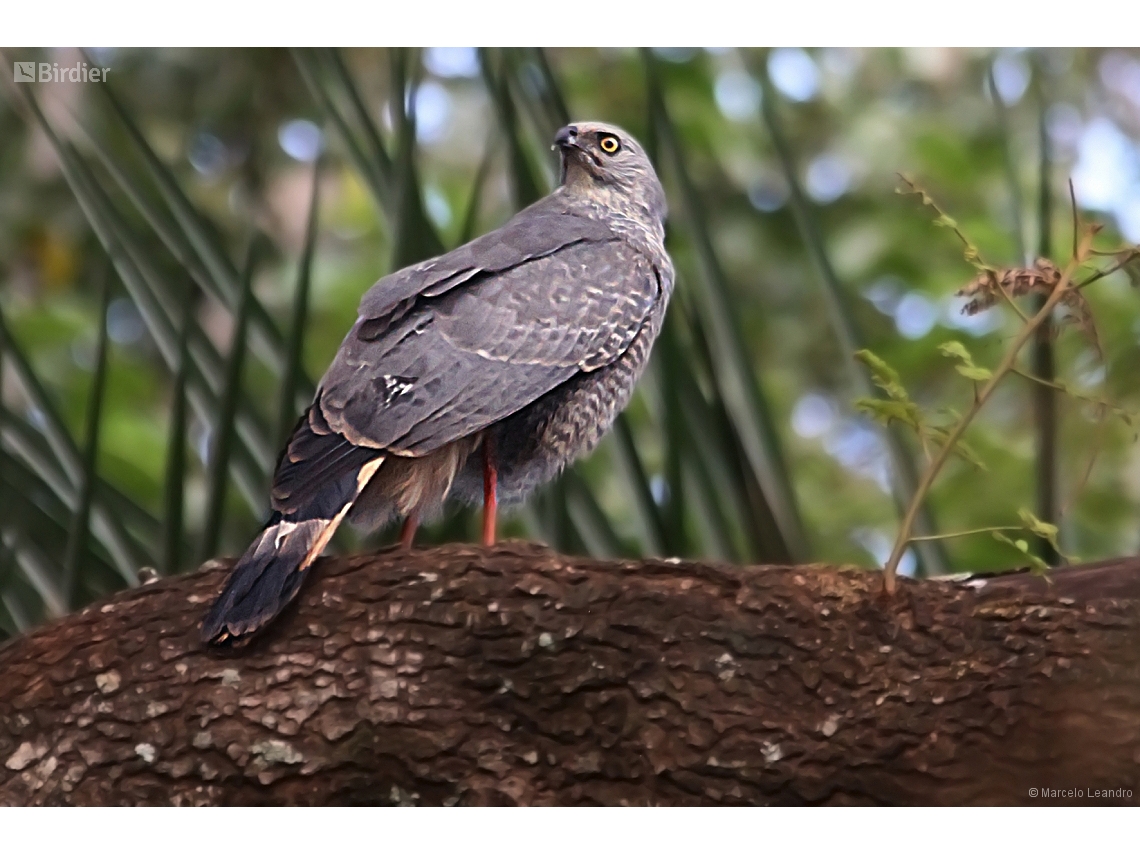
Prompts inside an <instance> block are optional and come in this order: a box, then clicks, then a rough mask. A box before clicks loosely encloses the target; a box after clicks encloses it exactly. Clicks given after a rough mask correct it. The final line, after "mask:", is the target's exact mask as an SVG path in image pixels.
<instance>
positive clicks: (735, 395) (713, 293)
mask: <svg viewBox="0 0 1140 855" xmlns="http://www.w3.org/2000/svg"><path fill="white" fill-rule="evenodd" d="M641 55H642V59H643V62H644V65H645V68H646V82H647V85H648V89H649V105H650V112H651V117H652V125H653V126H654V127H655V128H656V131H657V133H658V135H659V138H660V141H661V148H662V152H663V153H665V154H667V155H668V157H669V161H670V165H671V167H672V169H673V172H674V174H675V175H676V178H677V183H678V185H679V187H680V191H681V204H680V209H681V212H682V214H683V216H684V219H685V222H686V225H687V229H688V232H689V234H690V236H691V238H692V240H693V243H694V246H695V249H696V252H697V256H698V258H699V260H700V267H701V273H702V283H701V285H702V287H694V288H693V289H692V291H693V293H694V295H695V297H696V301H697V304H698V306H699V308H700V313H701V317H702V320H703V322H704V323H706V324H707V325H708V330H709V336H708V341H709V347H710V350H711V352H712V353H713V354H714V358H715V360H716V362H715V366H716V370H715V371H714V372H713V378H714V381H715V382H716V384H717V386H718V388H719V394H720V396H721V398H722V399H723V401H724V403H725V406H726V408H727V409H728V411H729V412H730V413H731V418H732V423H733V426H734V427H735V428H736V430H738V431H739V436H740V440H741V444H742V446H743V449H744V452H745V460H746V461H747V463H748V465H749V466H750V467H751V469H752V471H753V473H754V476H755V478H756V481H757V483H758V484H760V485H761V486H762V490H763V493H764V497H765V499H766V501H767V503H768V505H769V507H770V508H771V509H772V512H773V514H774V516H775V518H776V519H777V520H778V526H779V531H780V535H781V537H782V539H783V541H784V544H785V551H786V552H787V553H788V554H790V555H792V556H793V557H794V558H796V559H803V558H805V557H806V555H807V540H806V536H805V534H804V528H803V520H802V518H801V516H800V510H799V505H798V501H797V499H796V494H795V490H794V488H793V487H792V483H791V478H790V476H789V473H788V470H787V465H786V456H785V454H784V452H783V449H782V443H781V442H780V439H779V435H778V433H777V431H776V429H775V426H774V420H773V418H772V415H771V412H770V409H769V406H768V403H767V401H766V399H765V398H764V395H763V393H762V392H761V390H760V384H759V381H758V380H757V378H756V376H755V372H754V370H753V367H752V364H751V360H750V358H749V355H748V349H747V348H746V347H745V345H744V341H743V337H742V335H741V332H740V329H739V327H738V325H737V320H736V314H735V312H734V310H733V308H732V298H731V297H730V295H729V286H728V280H727V277H726V276H725V273H724V269H723V267H722V266H721V263H720V259H719V258H718V256H717V253H716V250H715V248H714V246H713V242H712V238H711V235H710V234H709V229H708V216H707V212H706V211H705V208H704V205H703V203H702V202H701V200H700V198H699V196H698V195H697V191H696V187H695V185H694V183H693V181H692V178H691V177H690V174H689V169H688V164H687V162H686V158H685V154H684V150H683V148H682V146H681V141H680V139H679V135H678V134H677V132H676V128H675V127H674V125H673V122H672V120H671V119H670V117H669V113H668V109H667V105H666V103H665V98H664V94H663V93H662V91H661V84H660V81H659V79H658V70H657V65H656V60H655V59H654V57H653V54H652V53H651V52H650V51H648V50H642V52H641Z"/></svg>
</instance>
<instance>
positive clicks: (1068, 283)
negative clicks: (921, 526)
mask: <svg viewBox="0 0 1140 855" xmlns="http://www.w3.org/2000/svg"><path fill="white" fill-rule="evenodd" d="M1095 234H1096V230H1095V229H1089V230H1088V231H1087V232H1086V234H1085V238H1084V240H1082V241H1081V243H1080V245H1079V246H1078V247H1077V252H1076V254H1075V255H1074V256H1073V258H1072V259H1070V261H1069V264H1068V265H1067V266H1066V267H1065V271H1064V273H1062V274H1061V280H1060V281H1059V282H1058V283H1057V287H1056V288H1054V289H1053V293H1051V294H1050V295H1049V297H1048V298H1047V299H1046V300H1045V303H1044V305H1043V306H1042V307H1041V309H1040V310H1039V311H1038V312H1037V313H1036V314H1035V315H1034V316H1033V317H1032V318H1030V320H1029V323H1028V324H1026V325H1024V326H1023V327H1022V328H1021V331H1020V332H1019V333H1018V334H1017V336H1016V337H1015V338H1014V340H1013V343H1012V344H1011V345H1010V347H1009V350H1007V351H1006V353H1005V356H1003V357H1002V360H1001V363H1000V364H999V365H998V367H997V368H996V369H994V372H993V375H992V376H991V377H990V379H989V380H988V381H987V382H986V385H985V386H983V387H982V389H981V391H980V392H978V393H977V394H976V395H975V396H974V401H973V403H972V404H971V405H970V409H969V410H967V411H966V414H965V415H964V416H962V418H961V419H960V420H959V421H958V423H957V424H956V425H955V426H954V429H953V430H951V431H950V435H949V436H948V437H947V438H946V442H945V443H944V444H943V445H942V447H941V448H940V449H939V451H938V454H937V456H935V458H934V461H933V462H932V463H931V464H930V465H929V466H928V467H927V468H926V471H925V472H923V474H922V479H921V480H920V481H919V483H918V488H917V489H916V490H915V493H914V497H913V498H912V499H911V502H910V505H909V506H908V507H907V509H906V514H905V515H904V516H903V521H902V525H901V526H900V527H899V533H898V537H897V538H896V539H895V545H894V547H893V548H892V549H891V555H890V557H889V558H888V559H887V564H886V566H885V567H884V568H883V587H884V589H885V590H886V592H887V593H888V594H893V593H894V592H895V587H896V585H897V580H896V578H895V577H896V574H897V572H898V566H899V562H900V561H902V557H903V555H904V554H905V552H906V549H907V546H908V545H909V544H910V542H911V535H910V532H911V529H912V528H913V526H914V521H915V518H916V517H917V516H918V510H919V508H920V507H921V506H922V502H923V500H924V499H925V498H926V495H927V493H929V492H930V488H931V486H932V485H933V484H934V479H935V478H937V477H938V473H939V472H941V471H942V467H943V465H945V463H946V461H947V460H948V459H949V458H950V455H951V454H952V453H953V452H954V448H955V446H957V444H958V442H959V440H961V439H962V435H963V434H965V432H966V428H968V427H969V426H970V423H971V422H973V420H974V417H975V416H976V415H977V414H978V413H979V412H980V411H981V409H982V407H984V406H985V405H986V402H988V401H989V399H990V397H991V396H992V395H993V393H994V390H995V389H996V388H997V385H998V383H1000V382H1001V380H1002V379H1003V378H1004V377H1005V376H1006V375H1007V374H1009V373H1010V372H1011V371H1012V370H1013V368H1014V366H1015V364H1016V363H1017V358H1018V356H1019V355H1020V353H1021V349H1022V348H1023V347H1025V345H1026V344H1027V343H1028V342H1029V340H1030V339H1031V338H1032V337H1033V336H1034V335H1035V334H1036V332H1037V328H1038V327H1040V326H1041V324H1043V323H1044V322H1045V319H1046V318H1048V317H1049V316H1050V314H1051V313H1052V312H1053V309H1054V307H1055V306H1056V305H1057V304H1058V303H1059V302H1061V300H1062V298H1063V297H1064V296H1065V294H1067V293H1068V292H1069V290H1070V289H1071V288H1072V282H1073V274H1074V273H1075V272H1076V271H1077V268H1078V267H1080V265H1081V264H1082V263H1083V262H1084V260H1085V259H1086V258H1087V257H1088V254H1089V253H1088V251H1089V247H1090V245H1091V243H1092V239H1093V236H1094V235H1095Z"/></svg>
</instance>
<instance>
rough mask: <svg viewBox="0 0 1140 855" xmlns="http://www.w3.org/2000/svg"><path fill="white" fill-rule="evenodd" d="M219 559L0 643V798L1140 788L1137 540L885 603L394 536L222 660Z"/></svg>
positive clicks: (305, 798)
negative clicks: (410, 548)
mask: <svg viewBox="0 0 1140 855" xmlns="http://www.w3.org/2000/svg"><path fill="white" fill-rule="evenodd" d="M223 575H224V567H223V566H222V565H221V564H218V563H213V564H212V566H208V567H207V569H204V570H202V571H199V572H197V573H193V574H190V575H187V576H182V577H177V578H173V579H168V580H164V581H159V582H156V583H153V584H149V585H145V586H143V587H142V588H137V589H134V590H131V591H127V592H124V593H121V594H119V595H116V596H115V597H113V598H111V599H110V600H107V601H106V602H104V603H101V604H96V605H93V606H90V607H88V608H87V609H84V610H83V611H81V612H79V613H77V614H74V615H71V616H69V617H67V618H65V619H63V620H60V621H57V622H55V623H53V624H50V625H47V626H44V627H41V628H39V629H37V630H36V631H34V632H32V633H30V634H28V635H26V636H23V637H21V638H18V639H16V640H14V641H12V642H10V643H9V644H7V645H6V646H5V647H3V648H2V649H0V675H2V680H0V803H3V804H93V805H98V804H172V803H173V804H250V803H257V804H346V803H369V804H376V803H415V804H457V803H458V804H498V803H521V804H586V803H593V804H625V803H631V804H717V803H723V804H803V803H829V804H845V803H887V804H992V803H1002V804H1007V803H1036V804H1041V803H1043V802H1044V803H1056V801H1050V800H1042V799H1041V798H1038V799H1036V800H1034V799H1032V798H1031V797H1030V795H1029V790H1030V788H1031V787H1038V788H1057V789H1069V788H1083V789H1084V790H1085V791H1088V790H1089V789H1090V788H1099V789H1114V790H1115V789H1116V788H1124V790H1127V791H1129V792H1128V794H1127V795H1124V794H1123V792H1122V793H1121V794H1120V795H1119V796H1115V797H1113V798H1109V799H1107V800H1106V799H1099V800H1097V801H1095V802H1094V803H1096V804H1104V803H1106V802H1112V801H1116V802H1124V803H1131V804H1135V803H1136V802H1137V796H1140V643H1138V642H1137V639H1138V638H1140V559H1127V560H1121V561H1119V562H1103V563H1101V564H1098V565H1089V566H1086V567H1078V568H1070V569H1065V570H1061V571H1057V572H1055V573H1054V574H1053V576H1052V580H1053V581H1052V583H1051V584H1049V583H1046V582H1044V581H1043V580H1042V579H1041V578H1040V577H1032V576H1028V575H1021V574H1019V575H1016V576H1006V577H1000V578H994V579H989V580H979V581H976V582H971V583H968V584H962V583H952V582H946V581H928V582H922V583H914V582H910V581H907V580H902V583H901V585H900V589H899V591H898V592H897V593H896V594H895V596H894V597H893V598H884V597H882V596H881V595H880V591H881V589H882V585H881V582H880V581H879V579H878V577H877V574H874V573H868V572H859V571H856V570H852V569H844V570H838V569H834V568H827V567H820V566H813V567H798V568H775V567H754V568H736V567H728V566H718V565H711V564H696V563H680V562H670V561H647V562H642V563H618V562H603V561H595V560H591V559H585V558H568V557H564V556H560V555H557V554H555V553H552V552H549V551H547V550H545V549H542V548H539V547H536V546H531V545H527V544H513V543H512V544H506V545H503V546H500V547H498V548H496V549H491V550H484V549H478V548H474V547H469V546H460V545H456V546H449V547H444V548H440V549H431V550H421V551H415V552H411V553H408V552H401V551H389V552H385V553H382V554H379V555H374V556H360V557H354V558H338V559H326V560H323V561H322V562H321V563H320V564H319V566H318V569H317V571H316V573H315V578H314V579H312V580H311V582H310V583H309V584H308V585H306V587H305V589H304V591H303V592H302V594H301V596H300V597H299V602H298V604H297V605H295V606H294V607H293V608H291V609H290V610H289V611H287V612H286V614H285V615H283V616H282V618H281V619H280V620H279V621H278V622H277V623H275V624H274V625H273V626H272V627H271V628H270V630H269V631H268V632H267V633H266V634H265V635H264V636H263V637H261V638H259V639H257V640H256V641H255V642H254V643H253V644H252V645H250V646H249V647H248V648H246V649H245V650H242V651H239V652H237V653H230V654H225V655H219V654H216V653H211V652H207V651H205V650H204V649H202V647H201V646H200V645H199V643H198V641H197V634H196V626H197V623H198V621H199V620H200V619H201V616H202V613H203V611H204V609H205V607H206V605H207V603H208V601H209V600H210V598H211V597H212V596H213V595H214V594H215V592H216V591H217V590H218V589H219V587H220V586H221V583H222V578H223ZM1075 800H1076V801H1082V799H1081V798H1080V797H1078V798H1076V799H1075ZM1084 802H1085V803H1089V802H1088V800H1087V799H1084Z"/></svg>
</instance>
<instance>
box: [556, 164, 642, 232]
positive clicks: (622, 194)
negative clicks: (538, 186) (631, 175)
mask: <svg viewBox="0 0 1140 855" xmlns="http://www.w3.org/2000/svg"><path fill="white" fill-rule="evenodd" d="M585 180H587V181H590V183H589V185H588V186H582V184H581V181H582V179H579V180H578V181H574V182H567V183H566V184H563V185H562V186H560V187H559V188H558V189H557V190H555V191H554V192H555V195H556V196H558V197H560V200H561V202H562V205H563V206H564V207H565V209H566V210H567V211H568V212H570V213H574V214H577V215H578V216H583V217H589V218H591V219H596V220H604V221H605V222H606V223H607V224H608V225H609V226H610V227H611V228H612V229H614V230H615V231H617V232H618V233H620V234H623V235H626V236H629V237H637V238H639V239H640V240H638V241H637V242H641V241H644V239H645V237H646V236H647V235H648V236H649V237H650V241H651V242H652V243H654V244H656V245H658V246H662V245H663V244H664V241H665V226H664V223H662V221H661V218H660V217H659V216H658V214H657V212H656V211H655V210H654V209H653V205H652V203H651V200H649V199H646V198H643V197H641V196H640V195H639V194H635V193H632V192H630V191H629V190H627V189H625V188H624V187H615V186H612V185H606V184H601V183H599V182H594V181H592V180H590V179H585Z"/></svg>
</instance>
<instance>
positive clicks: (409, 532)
mask: <svg viewBox="0 0 1140 855" xmlns="http://www.w3.org/2000/svg"><path fill="white" fill-rule="evenodd" d="M419 527H420V515H419V514H409V515H408V516H407V517H405V519H404V525H403V526H402V527H401V528H400V546H402V547H404V548H405V549H411V548H412V541H413V540H415V539H416V529H417V528H419Z"/></svg>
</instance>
